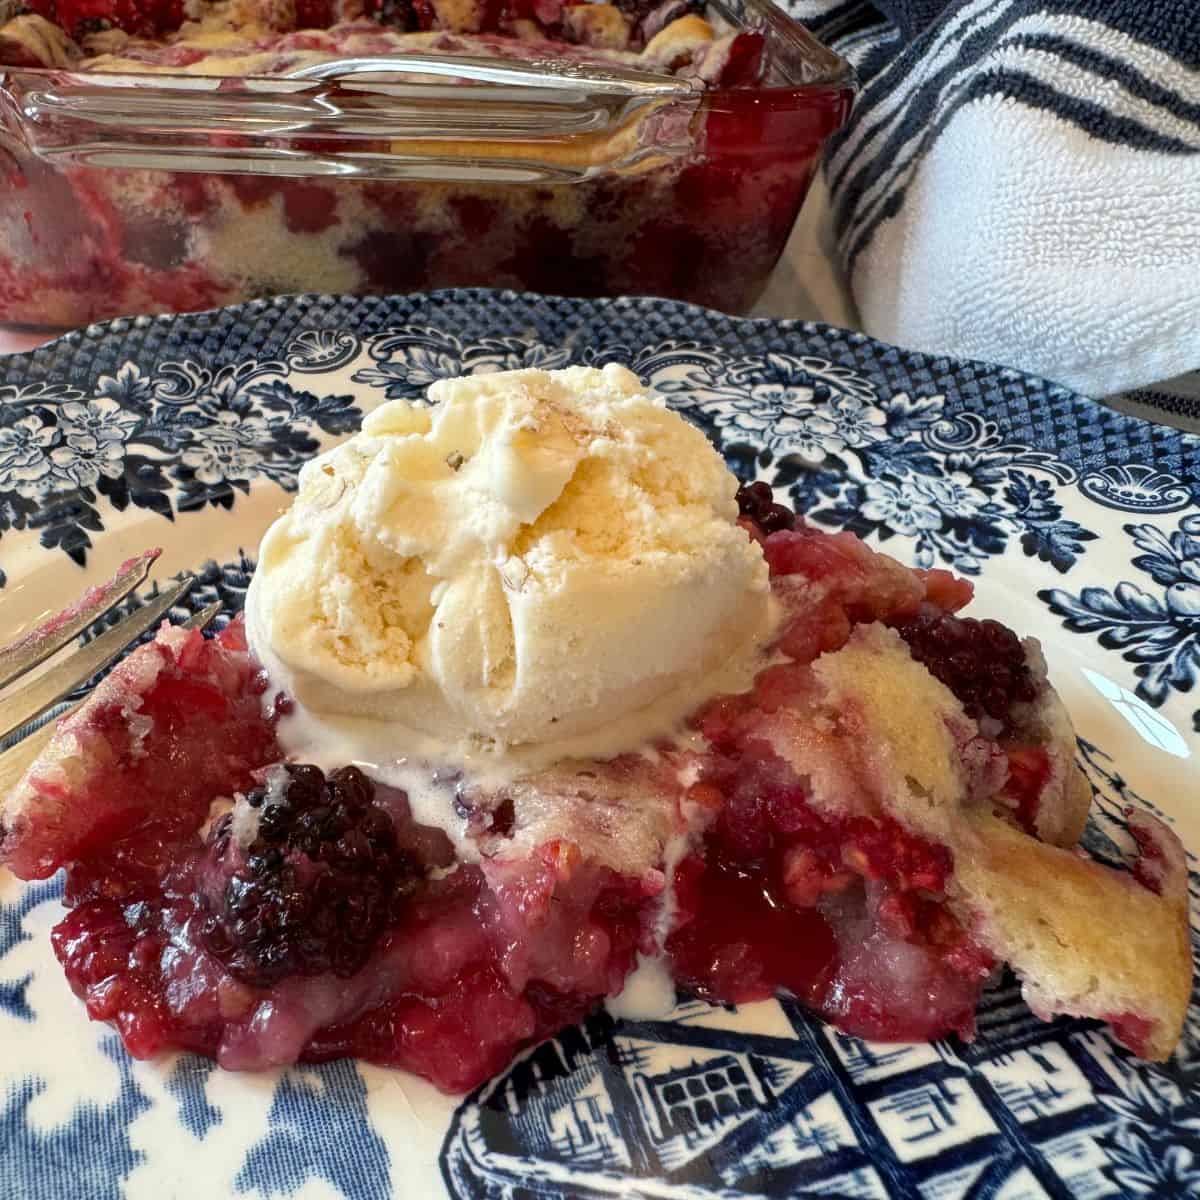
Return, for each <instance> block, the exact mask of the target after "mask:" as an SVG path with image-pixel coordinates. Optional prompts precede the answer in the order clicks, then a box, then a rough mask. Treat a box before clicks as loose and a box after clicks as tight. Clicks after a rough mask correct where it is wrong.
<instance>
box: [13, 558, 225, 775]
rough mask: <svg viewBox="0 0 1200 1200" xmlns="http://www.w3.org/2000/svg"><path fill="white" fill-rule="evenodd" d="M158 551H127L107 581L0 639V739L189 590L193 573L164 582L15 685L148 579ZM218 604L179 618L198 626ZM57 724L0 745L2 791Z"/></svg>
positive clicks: (106, 660) (98, 667)
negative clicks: (2, 642)
mask: <svg viewBox="0 0 1200 1200" xmlns="http://www.w3.org/2000/svg"><path fill="white" fill-rule="evenodd" d="M157 557H158V551H157V550H148V551H146V552H145V553H144V554H139V555H138V556H137V557H136V558H131V559H130V560H129V561H128V562H126V563H124V564H123V565H122V567H121V569H120V570H119V571H118V572H117V574H116V575H115V576H113V578H112V579H110V580H109V581H108V582H107V583H104V584H101V585H100V586H99V587H94V588H89V589H88V591H86V592H85V593H84V594H83V596H82V597H81V598H80V599H79V600H77V601H76V602H75V603H74V604H71V605H69V606H68V607H67V608H65V609H63V611H62V612H60V613H58V614H56V615H55V616H53V617H51V618H50V619H49V620H47V621H43V622H42V624H41V625H39V626H38V627H37V628H36V629H34V630H33V631H32V632H30V633H27V634H25V635H23V636H22V637H20V638H18V639H17V640H16V641H14V642H12V643H10V644H9V645H7V646H3V647H0V693H2V694H0V741H2V740H3V739H4V738H7V737H9V736H10V735H11V734H13V733H16V732H17V731H18V730H19V729H21V728H23V727H24V726H26V725H28V724H29V723H30V722H31V721H34V720H36V719H37V718H38V717H40V716H41V715H42V714H43V713H44V712H45V711H46V710H47V709H49V708H51V707H52V706H53V705H55V704H57V703H58V701H60V700H61V699H62V698H63V697H64V696H66V695H68V694H69V693H70V692H72V691H74V689H75V688H77V687H78V686H79V685H80V684H82V683H86V682H87V681H88V680H89V679H91V678H92V677H93V676H94V675H96V674H97V673H98V672H100V671H103V670H104V669H105V667H107V666H108V665H109V664H110V663H111V662H112V661H113V660H114V659H115V658H116V657H117V656H118V655H119V654H120V653H121V651H122V650H124V649H125V648H126V647H127V646H129V644H130V643H131V642H133V641H135V640H136V639H137V638H139V637H140V636H141V635H142V634H143V633H145V632H146V630H147V629H150V628H151V627H152V626H153V625H154V624H155V623H156V622H157V621H158V620H159V619H160V618H161V617H162V616H163V614H164V613H166V612H168V611H169V610H170V608H171V606H172V605H174V604H176V603H177V602H178V601H180V600H182V599H183V597H184V596H186V595H187V593H188V589H189V588H191V586H192V584H193V583H194V582H195V581H194V579H193V578H192V576H190V575H188V576H185V577H184V578H183V579H180V580H179V581H178V582H176V583H172V584H171V585H170V586H169V587H167V588H164V589H163V591H161V592H159V594H158V595H157V596H155V597H153V598H152V599H150V600H147V601H146V603H145V604H143V605H142V606H140V607H139V608H136V609H135V610H134V611H133V612H132V613H130V614H129V615H128V616H127V617H124V618H123V619H122V620H121V621H119V622H118V623H117V624H116V625H114V626H112V628H111V629H106V630H105V631H104V632H103V633H101V634H99V635H98V636H97V637H95V638H93V639H92V640H91V641H89V642H87V643H85V644H84V645H82V646H80V647H78V648H77V649H76V650H74V651H73V652H72V653H71V654H70V655H68V656H67V657H65V658H63V659H62V661H61V662H58V663H54V664H53V665H51V666H50V667H48V668H47V669H46V670H45V671H43V672H42V673H41V674H40V675H37V676H35V677H34V678H32V679H30V680H29V681H28V682H26V683H24V684H20V685H19V686H14V685H17V681H18V680H20V679H21V678H22V677H23V676H25V675H27V674H28V673H29V672H30V671H32V670H33V669H34V668H35V667H37V666H40V665H41V664H42V663H43V662H45V661H46V659H48V658H49V657H50V656H51V655H53V654H56V653H57V652H58V651H60V650H62V649H64V648H65V647H66V646H67V644H68V643H69V642H71V641H73V640H74V639H75V638H77V637H78V636H79V635H80V634H81V633H82V632H83V631H84V630H85V629H87V628H88V626H89V625H91V624H92V623H93V622H95V621H98V620H99V619H100V618H101V617H103V616H104V614H105V613H107V612H109V611H111V610H112V609H113V608H114V607H115V606H116V605H117V604H119V603H120V602H121V601H122V600H124V599H125V597H126V596H128V595H129V593H130V592H132V591H133V590H134V588H136V587H138V585H139V584H141V583H143V582H145V579H146V576H147V575H148V574H149V573H150V567H151V565H152V564H153V563H154V560H155V559H156V558H157ZM220 611H221V605H220V604H219V603H217V604H210V605H209V606H208V607H207V608H205V609H203V610H201V611H200V612H198V613H196V614H195V616H193V617H191V618H190V619H189V620H187V621H185V622H184V625H185V627H186V628H188V629H203V628H204V627H205V626H206V625H208V624H209V623H210V622H211V621H212V620H213V618H214V617H216V615H217V613H219V612H220ZM81 703H82V701H79V702H77V703H76V704H74V705H72V706H71V707H70V708H68V709H65V710H64V711H63V712H62V713H61V714H59V716H60V719H61V717H63V716H66V714H67V713H68V712H73V711H74V710H75V709H76V708H77V707H78V706H79V704H81ZM57 724H58V721H50V722H48V723H47V724H45V725H43V726H42V727H41V728H39V729H36V730H34V731H33V732H31V733H30V734H29V735H28V736H26V737H24V738H22V739H21V740H20V741H19V742H17V743H16V745H14V746H11V747H10V748H9V749H7V750H5V751H3V753H0V797H3V796H4V795H6V794H7V793H8V792H9V791H10V790H11V789H12V788H13V787H14V786H15V785H16V783H17V782H18V780H19V779H20V778H21V776H22V775H23V774H24V773H25V769H26V768H27V767H28V766H29V765H30V763H32V762H33V761H34V759H36V758H37V756H38V755H39V754H40V753H41V752H42V750H43V749H44V748H45V746H46V744H47V743H48V742H49V741H50V738H51V737H52V736H53V734H54V729H55V726H56V725H57Z"/></svg>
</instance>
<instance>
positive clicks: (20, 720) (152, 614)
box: [0, 575, 193, 737]
mask: <svg viewBox="0 0 1200 1200" xmlns="http://www.w3.org/2000/svg"><path fill="white" fill-rule="evenodd" d="M192 582H193V580H192V577H191V576H190V575H189V576H187V578H185V579H181V580H180V581H179V582H178V583H175V584H172V585H171V586H170V587H169V588H167V589H166V591H164V592H162V593H161V594H160V595H158V596H156V597H155V598H154V599H153V600H150V601H148V602H147V603H146V604H145V605H144V606H143V607H141V608H138V609H135V610H134V611H133V612H132V613H130V615H129V616H128V617H126V618H125V620H123V621H122V622H121V623H120V624H119V625H114V626H113V627H112V628H111V629H108V630H105V632H104V633H102V634H101V635H100V636H99V637H98V638H96V639H94V640H93V641H90V642H88V644H87V645H86V646H83V647H82V648H81V649H79V650H78V651H76V653H74V654H72V655H71V656H70V658H67V659H65V660H64V661H63V662H61V663H59V664H58V665H57V666H55V667H51V668H50V670H48V671H46V672H45V673H44V674H42V675H39V676H38V677H37V678H36V679H34V680H32V681H31V682H30V683H27V684H26V685H25V686H24V687H23V688H21V689H20V690H18V691H16V692H13V694H12V695H11V696H9V697H8V698H7V699H6V700H0V737H7V736H8V735H9V734H10V733H12V732H13V730H15V729H20V728H21V726H22V725H24V724H25V723H26V722H27V721H32V720H33V718H34V717H36V716H38V715H39V714H40V713H43V712H45V711H46V709H48V708H49V707H50V705H52V704H53V703H54V702H55V701H56V700H59V699H61V698H62V697H63V696H65V695H66V694H67V692H69V691H70V690H71V689H72V688H74V687H77V686H78V685H79V684H81V683H83V682H84V681H85V680H88V679H90V678H91V677H92V676H93V675H95V674H96V672H97V671H102V670H103V669H104V668H105V667H107V666H108V664H109V663H110V662H112V660H113V659H114V658H116V657H117V655H118V654H120V653H121V651H122V650H124V649H125V647H126V646H128V645H129V643H130V642H132V641H133V640H134V638H137V637H139V636H140V635H141V634H143V633H145V631H146V630H147V629H149V628H150V626H151V625H153V624H154V623H155V621H157V620H158V619H159V617H161V616H162V615H163V613H165V612H166V611H167V609H169V608H170V607H171V605H172V604H174V603H175V602H176V601H177V600H179V599H180V598H181V597H182V596H185V595H186V594H187V590H188V588H190V587H191V586H192Z"/></svg>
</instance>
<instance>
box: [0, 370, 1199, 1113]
mask: <svg viewBox="0 0 1200 1200" xmlns="http://www.w3.org/2000/svg"><path fill="white" fill-rule="evenodd" d="M430 399H431V400H432V401H433V405H432V407H429V408H425V407H420V406H417V405H412V404H409V403H407V402H404V401H396V402H392V403H389V404H386V405H384V406H382V407H380V408H378V409H376V410H375V411H374V412H373V413H372V414H371V415H370V416H368V418H367V419H366V421H365V423H364V429H363V431H362V432H361V433H360V434H358V435H356V436H355V437H353V438H351V439H350V440H349V441H347V442H345V443H344V444H343V445H341V446H339V447H338V448H336V449H334V450H332V451H330V452H329V453H327V454H325V455H323V456H321V457H320V458H318V459H316V460H314V461H313V462H312V463H310V464H309V465H308V466H306V468H305V469H304V471H303V473H302V475H301V485H300V491H299V495H298V497H297V499H296V502H295V505H294V506H293V508H292V509H291V510H290V511H289V512H288V513H287V514H286V515H285V516H284V517H282V518H280V520H279V522H277V523H276V525H275V526H273V527H272V529H271V530H270V532H269V533H268V535H267V537H266V539H265V541H264V543H263V546H262V551H261V554H260V560H259V567H258V573H257V575H256V577H255V581H254V585H253V587H252V589H251V593H250V598H249V601H248V605H247V608H248V616H247V618H246V620H245V621H243V619H242V618H241V617H239V618H238V619H236V620H234V621H233V622H232V623H231V624H229V626H228V627H227V628H226V629H224V630H223V631H222V632H221V633H219V634H217V635H216V636H214V637H211V638H208V637H205V636H203V635H202V634H200V633H199V632H195V631H190V632H189V631H185V630H182V629H179V628H173V627H164V628H163V629H161V630H160V632H159V633H158V636H157V637H156V638H155V640H154V641H153V642H151V643H149V644H146V645H144V646H142V647H141V648H139V649H137V650H135V651H134V652H133V653H132V654H130V655H129V656H128V658H126V659H125V660H124V661H123V662H122V663H121V664H119V665H118V666H117V667H116V668H115V669H114V670H113V671H112V673H111V674H110V675H109V676H108V677H107V678H106V679H105V680H104V682H102V683H101V684H100V685H99V687H97V688H96V690H95V691H94V692H93V694H92V695H91V697H90V698H89V699H88V700H87V702H86V703H85V704H84V705H83V707H82V708H81V709H80V710H78V711H77V712H76V713H75V714H74V715H72V716H69V717H68V718H66V719H65V720H63V721H62V723H61V725H60V727H59V728H58V731H57V733H56V735H55V737H54V740H53V742H52V743H51V745H50V746H49V748H48V750H47V751H46V752H45V754H44V755H43V756H42V758H41V759H40V760H39V761H38V762H37V763H35V764H34V765H33V766H32V767H31V769H30V770H29V772H28V774H27V775H26V777H25V778H24V780H23V781H22V783H21V784H20V785H19V787H18V788H17V789H16V790H15V792H14V793H13V794H12V795H10V796H9V797H7V799H6V800H5V802H4V808H3V827H4V836H3V842H2V844H0V852H2V855H3V859H4V861H5V862H6V863H7V864H8V866H9V867H10V868H11V869H12V870H13V871H15V872H16V873H17V874H18V875H19V876H21V877H22V878H25V879H35V878H44V877H46V876H48V875H50V874H51V873H52V872H54V871H56V870H58V869H60V868H62V869H65V873H66V905H67V908H68V910H69V911H68V912H67V914H66V916H65V917H64V919H63V920H62V922H61V923H60V924H59V925H58V926H57V928H56V929H55V931H54V934H53V942H54V950H55V953H56V954H57V956H58V958H59V959H60V961H61V962H62V964H63V967H64V969H65V971H66V975H67V979H68V981H69V983H70V985H71V987H72V988H73V989H74V990H75V991H76V993H77V994H78V995H79V996H80V997H81V998H82V1000H83V1001H84V1003H85V1004H86V1007H87V1011H88V1013H89V1015H90V1016H91V1017H92V1018H93V1019H95V1020H101V1021H107V1022H109V1023H111V1024H112V1025H113V1026H115V1027H116V1028H117V1029H118V1030H119V1032H120V1034H121V1036H122V1038H123V1039H124V1042H125V1045H126V1046H127V1048H128V1049H129V1051H130V1052H131V1053H132V1054H134V1055H137V1056H139V1057H145V1056H150V1055H154V1054H157V1053H159V1052H162V1051H165V1050H168V1049H170V1048H183V1049H188V1050H193V1051H197V1052H200V1053H203V1054H207V1055H211V1056H213V1057H215V1058H216V1059H217V1060H218V1061H219V1062H220V1063H221V1064H222V1065H223V1066H226V1067H229V1068H235V1069H239V1068H240V1069H244V1068H260V1067H268V1066H273V1065H278V1064H284V1063H290V1062H294V1061H297V1060H303V1061H319V1060H323V1059H329V1058H333V1057H337V1056H343V1055H356V1056H360V1057H362V1058H365V1059H369V1060H370V1061H372V1062H376V1063H380V1064H385V1065H389V1066H397V1067H402V1068H405V1069H406V1070H410V1071H414V1072H417V1073H419V1074H421V1075H423V1076H425V1077H427V1078H428V1079H430V1080H432V1081H433V1082H434V1083H435V1084H437V1085H438V1086H439V1087H441V1088H443V1089H445V1090H447V1091H461V1090H464V1089H467V1088H469V1087H471V1086H473V1085H475V1084H477V1083H478V1082H480V1081H481V1080H482V1079H484V1078H486V1077H487V1076H489V1075H490V1074H492V1073H494V1072H496V1071H497V1070H499V1069H500V1068H501V1067H503V1066H504V1065H505V1063H506V1062H507V1061H508V1060H509V1059H510V1058H511V1056H512V1055H513V1054H514V1053H515V1052H516V1051H517V1050H519V1049H520V1048H521V1047H523V1046H526V1045H528V1044H530V1043H532V1042H535V1041H537V1040H538V1039H541V1038H544V1037H546V1036H548V1035H550V1034H552V1033H554V1032H555V1031H556V1030H558V1029H560V1028H562V1027H563V1026H564V1025H566V1024H568V1023H570V1022H574V1021H577V1020H579V1019H580V1018H581V1017H583V1016H584V1015H585V1014H586V1013H588V1012H589V1011H590V1010H591V1009H593V1008H594V1007H595V1006H596V1005H598V1004H601V1003H603V1002H605V1001H609V1002H614V1003H615V1004H616V1006H617V1007H618V1010H619V1009H620V1006H621V1004H622V992H623V989H625V988H626V987H627V985H628V984H629V983H630V981H631V979H634V978H636V980H637V981H638V983H639V987H638V988H637V989H636V990H637V991H638V993H639V996H641V997H642V999H640V1000H639V1001H638V1002H639V1003H643V1002H644V996H645V994H647V993H648V992H650V993H653V992H654V990H655V989H654V987H653V986H650V987H649V988H647V987H643V986H641V985H643V984H645V983H646V982H647V980H649V981H650V984H651V985H653V984H655V983H656V982H657V984H658V985H659V990H660V991H661V990H662V987H663V986H665V988H666V1000H667V1002H668V1007H669V1001H670V999H672V998H673V995H674V991H673V988H674V986H676V985H677V986H678V987H680V988H683V989H686V990H688V991H690V992H692V993H694V994H697V995H699V996H701V997H704V998H706V999H708V1000H711V1001H714V1002H720V1003H726V1002H731V1003H741V1002H744V1001H751V1000H757V999H761V998H764V997H769V996H772V995H774V994H775V993H777V992H781V991H783V992H787V993H790V994H791V995H793V996H795V997H797V998H798V999H799V1000H800V1001H801V1002H802V1003H804V1004H805V1005H806V1006H807V1007H808V1008H810V1009H811V1010H812V1011H813V1012H815V1013H818V1014H820V1015H821V1016H822V1017H824V1018H825V1019H826V1020H828V1021H829V1022H831V1023H832V1024H834V1025H835V1026H837V1027H838V1028H839V1029H842V1030H845V1031H846V1032H848V1033H851V1034H854V1035H857V1036H860V1037H863V1038H870V1039H880V1040H925V1039H932V1038H939V1037H943V1036H946V1035H950V1034H956V1035H958V1036H959V1037H962V1038H965V1039H969V1038H971V1036H972V1034H973V1030H974V1022H975V1015H974V1014H975V1009H976V1005H977V1003H978V1001H979V997H980V993H981V991H982V989H983V987H984V984H985V982H986V981H987V980H988V978H989V976H991V975H992V973H993V972H994V971H996V970H997V969H998V968H999V967H1001V966H1002V965H1003V964H1008V965H1009V966H1010V967H1011V968H1012V970H1013V971H1014V972H1015V973H1016V974H1017V976H1018V977H1019V978H1020V979H1021V981H1022V983H1023V988H1024V994H1025V997H1026V999H1027V1001H1028V1002H1029V1004H1030V1006H1031V1007H1032V1008H1033V1010H1034V1011H1035V1012H1036V1013H1037V1014H1038V1015H1039V1016H1041V1017H1044V1018H1046V1019H1049V1018H1050V1017H1052V1016H1053V1015H1055V1014H1058V1013H1069V1014H1076V1015H1081V1016H1086V1017H1092V1018H1098V1019H1099V1020H1102V1021H1104V1022H1107V1023H1108V1024H1109V1026H1110V1027H1111V1029H1112V1032H1113V1034H1114V1035H1115V1036H1116V1037H1117V1038H1118V1039H1119V1040H1120V1041H1121V1042H1123V1043H1124V1044H1125V1045H1126V1046H1128V1047H1129V1048H1130V1049H1131V1050H1133V1051H1134V1052H1135V1053H1137V1054H1139V1055H1143V1056H1146V1057H1149V1058H1164V1057H1166V1056H1167V1055H1169V1054H1170V1052H1171V1050H1172V1047H1173V1046H1174V1044H1175V1042H1176V1040H1177V1038H1178V1036H1179V1033H1180V1029H1181V1025H1182V1021H1183V1017H1184V1013H1185V1009H1186V1006H1187V1001H1188V994H1189V989H1190V979H1191V958H1190V949H1189V940H1188V923H1187V922H1188V906H1187V893H1186V868H1185V863H1184V857H1183V851H1182V848H1181V847H1180V845H1179V843H1178V841H1177V840H1176V838H1175V837H1174V835H1173V834H1171V833H1170V832H1169V831H1168V830H1167V829H1166V828H1165V827H1163V826H1162V825H1161V824H1159V823H1158V822H1157V821H1156V820H1155V819H1153V818H1152V817H1150V816H1149V815H1148V814H1145V813H1139V812H1134V813H1131V814H1130V815H1129V821H1130V827H1131V830H1132V832H1133V834H1134V836H1135V838H1136V840H1137V843H1138V846H1139V848H1140V855H1139V857H1138V858H1137V861H1136V862H1135V863H1134V864H1132V869H1131V870H1129V871H1117V870H1113V869H1110V868H1109V867H1107V866H1104V865H1101V864H1099V863H1097V862H1095V861H1092V860H1090V859H1089V858H1088V856H1087V855H1086V854H1085V852H1084V851H1083V850H1081V849H1080V848H1079V846H1078V844H1077V843H1078V839H1079V837H1080V834H1081V831H1082V829H1083V826H1084V823H1085V821H1086V819H1087V815H1088V808H1089V804H1090V800H1091V794H1090V789H1089V787H1088V785H1087V783H1086V781H1085V779H1084V777H1083V775H1082V774H1081V772H1080V771H1079V769H1078V768H1077V767H1076V765H1075V759H1074V751H1075V739H1074V734H1073V732H1072V728H1071V723H1070V720H1069V718H1068V716H1067V713H1066V712H1065V710H1064V708H1063V705H1062V703H1061V701H1060V700H1059V697H1058V696H1057V694H1056V693H1055V691H1054V689H1053V687H1052V686H1051V685H1050V683H1049V682H1048V680H1047V677H1046V667H1045V663H1044V661H1043V658H1042V655H1041V652H1040V650H1039V648H1038V645H1037V643H1036V642H1035V641H1033V640H1028V639H1027V640H1024V641H1022V640H1021V639H1020V638H1019V637H1018V636H1017V635H1016V634H1015V633H1013V632H1012V631H1010V630H1009V629H1007V628H1006V627H1005V626H1004V625H1002V624H999V623H998V622H995V621H992V620H978V619H976V618H974V617H971V616H970V615H966V612H965V611H964V610H966V609H967V606H968V604H969V602H970V600H971V595H972V589H971V585H970V584H969V583H967V582H966V581H964V580H962V579H958V578H955V577H953V576H952V575H950V574H949V573H947V572H944V571H940V570H930V571H921V570H911V569H909V568H907V567H904V566H902V565H901V564H899V563H898V562H896V561H895V560H893V559H891V558H889V557H887V556H886V555H883V554H880V553H878V552H876V551H875V550H873V549H871V548H870V547H868V546H867V545H866V544H864V543H863V542H862V541H860V540H859V539H858V538H856V537H855V536H853V535H852V534H849V533H833V534H831V533H824V532H820V531H818V530H817V529H815V528H813V527H812V526H810V525H808V524H806V523H805V521H804V520H803V519H802V518H801V517H797V516H795V515H794V514H793V513H792V512H791V511H790V510H789V509H788V508H786V507H785V506H783V505H782V504H780V503H779V502H778V501H777V500H776V499H775V498H774V497H773V495H772V494H771V491H770V489H769V488H767V487H766V485H764V484H762V483H752V484H750V485H748V486H740V487H739V485H738V483H737V481H736V480H735V479H734V478H733V476H732V475H730V474H729V473H728V472H727V471H726V469H725V466H724V464H723V462H722V461H721V460H720V458H719V456H718V455H717V454H716V452H715V451H714V450H713V449H712V448H711V447H710V446H709V445H708V443H707V442H706V441H705V439H704V437H703V435H702V434H701V433H700V431H699V430H698V429H696V428H694V427H693V426H691V425H689V424H687V423H686V422H685V421H684V420H683V419H682V418H681V417H679V416H678V415H676V414H674V413H672V412H670V411H669V410H668V409H666V407H665V406H664V405H663V403H662V402H661V401H660V400H658V399H656V398H654V397H652V396H650V395H648V394H646V393H645V391H644V390H643V389H642V387H641V385H640V383H639V382H638V380H637V379H636V378H635V377H634V376H633V375H631V374H630V373H629V372H627V371H625V370H623V369H622V368H619V367H611V366H610V367H606V368H604V369H603V370H602V371H601V370H594V369H591V368H570V369H568V370H566V371H562V372H549V373H546V372H541V371H522V372H513V373H508V374H497V375H490V376H477V377H472V378H470V379H464V380H446V381H441V382H439V383H437V384H435V385H434V387H433V388H432V389H431V391H430ZM248 633H249V642H248V640H247V634H248ZM631 990H634V989H631Z"/></svg>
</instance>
